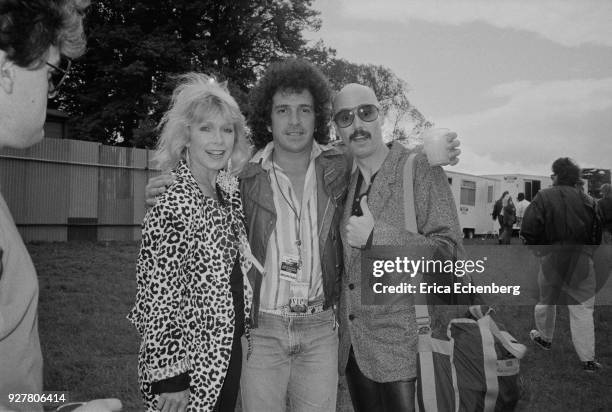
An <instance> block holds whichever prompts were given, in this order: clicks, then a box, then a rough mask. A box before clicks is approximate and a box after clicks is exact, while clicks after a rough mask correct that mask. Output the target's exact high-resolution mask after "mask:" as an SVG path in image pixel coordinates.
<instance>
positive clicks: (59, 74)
mask: <svg viewBox="0 0 612 412" xmlns="http://www.w3.org/2000/svg"><path fill="white" fill-rule="evenodd" d="M60 64H61V65H62V66H63V68H61V67H57V66H56V65H54V64H51V63H49V62H47V66H49V67H51V68H52V69H53V70H51V72H50V76H49V91H48V93H47V94H48V96H49V98H50V99H53V98H54V97H55V96H57V93H58V92H59V89H60V87H61V85H62V84H64V82H65V81H66V79H67V78H68V73H69V72H70V66H71V65H72V60H70V59H69V58H67V57H63V58H62V61H61V62H60Z"/></svg>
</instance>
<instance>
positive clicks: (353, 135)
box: [349, 129, 372, 140]
mask: <svg viewBox="0 0 612 412" xmlns="http://www.w3.org/2000/svg"><path fill="white" fill-rule="evenodd" d="M357 136H363V137H365V138H367V139H371V138H372V135H371V134H370V132H368V131H366V130H363V129H357V130H355V131H354V132H353V133H351V135H350V136H349V140H354V139H356V138H357Z"/></svg>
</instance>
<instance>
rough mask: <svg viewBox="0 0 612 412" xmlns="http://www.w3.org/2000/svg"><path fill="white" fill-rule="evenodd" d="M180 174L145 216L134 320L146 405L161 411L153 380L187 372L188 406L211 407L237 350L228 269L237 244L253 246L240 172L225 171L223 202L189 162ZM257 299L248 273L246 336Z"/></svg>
mask: <svg viewBox="0 0 612 412" xmlns="http://www.w3.org/2000/svg"><path fill="white" fill-rule="evenodd" d="M174 173H175V174H176V176H177V178H176V180H175V182H174V183H173V184H172V185H171V186H170V187H169V188H168V190H166V192H164V193H163V194H162V195H160V196H159V198H158V200H157V204H156V205H155V206H154V207H153V208H151V209H150V210H149V211H148V212H147V214H146V215H145V219H144V223H143V231H142V244H141V248H140V254H139V256H138V263H137V267H136V279H137V286H138V289H137V293H136V302H135V305H134V308H133V309H132V311H131V312H130V314H129V315H128V319H129V320H130V321H131V322H132V323H133V324H134V326H135V327H136V329H137V330H138V332H139V333H140V336H141V345H140V352H139V358H138V375H139V382H140V389H141V391H142V394H143V397H144V403H145V407H146V410H147V411H155V410H156V408H155V406H156V399H157V395H154V394H152V393H151V384H152V382H156V381H160V380H164V379H168V378H171V377H175V376H177V375H180V374H183V373H185V372H187V373H188V374H189V378H190V387H189V390H190V395H189V406H188V408H187V410H188V411H198V412H201V411H211V410H212V409H213V407H214V405H215V402H216V400H217V398H218V396H219V393H220V390H221V387H222V385H223V381H224V379H225V375H226V373H227V368H228V364H229V360H230V354H231V349H232V339H233V333H234V319H235V314H234V306H233V302H232V294H231V291H230V280H229V278H230V273H231V271H232V268H233V265H234V262H235V261H236V258H237V256H238V253H239V249H240V248H244V247H249V246H248V240H247V238H246V232H245V226H244V214H243V210H242V202H241V199H240V193H239V190H238V181H237V180H236V178H235V177H233V176H230V175H229V174H228V173H226V172H224V171H222V172H220V173H219V176H218V178H217V185H218V186H219V187H220V188H221V193H222V197H223V200H224V201H223V202H221V201H216V200H214V199H212V198H209V197H205V196H203V194H202V193H201V191H200V189H199V187H198V185H197V182H196V180H195V178H194V177H193V175H192V174H191V171H190V170H189V168H188V167H187V165H186V164H185V163H184V162H181V163H180V164H179V165H178V167H177V168H176V169H175V171H174ZM240 266H241V269H242V273H243V274H246V273H247V272H248V269H249V268H250V263H249V262H248V261H247V259H245V258H244V254H242V253H241V254H240ZM252 298H253V292H252V288H251V286H250V284H249V281H248V279H247V277H246V276H244V308H245V327H246V336H247V339H249V328H248V325H249V323H250V322H249V320H250V308H251V302H252ZM249 342H250V339H249ZM249 346H250V345H249Z"/></svg>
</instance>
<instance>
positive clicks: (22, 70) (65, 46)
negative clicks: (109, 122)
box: [0, 0, 121, 412]
mask: <svg viewBox="0 0 612 412" xmlns="http://www.w3.org/2000/svg"><path fill="white" fill-rule="evenodd" d="M88 4H89V1H88V0H31V1H16V0H0V148H1V147H8V148H17V149H23V148H27V147H30V146H32V145H34V144H36V143H38V142H39V141H40V140H42V138H43V136H44V132H43V126H44V123H45V117H46V109H47V98H48V97H54V96H55V95H56V94H57V91H58V88H59V87H60V86H61V84H62V83H63V81H64V80H65V78H66V75H67V74H68V69H69V67H70V59H71V58H76V57H79V56H80V55H81V54H83V52H84V51H85V37H84V34H83V13H84V10H85V8H86V7H87V6H88ZM0 258H1V261H0V410H7V409H8V410H24V411H42V405H40V404H32V403H9V399H8V394H10V393H13V394H15V393H27V394H42V393H43V392H42V391H43V387H42V384H43V382H42V380H43V378H42V363H43V360H42V355H41V351H40V342H39V337H38V317H37V308H38V279H37V277H36V271H35V269H34V265H33V264H32V260H31V259H30V256H29V254H28V252H27V249H26V247H25V245H24V244H23V241H22V240H21V237H20V236H19V232H18V231H17V228H16V227H15V223H14V222H13V219H12V217H11V214H10V212H9V209H8V206H7V204H6V203H5V201H4V199H3V198H2V196H1V195H0ZM120 408H121V403H120V402H119V401H118V400H97V401H94V402H93V403H90V404H89V405H85V406H82V407H81V408H79V409H77V410H78V411H79V412H81V411H93V410H95V411H110V410H119V409H120Z"/></svg>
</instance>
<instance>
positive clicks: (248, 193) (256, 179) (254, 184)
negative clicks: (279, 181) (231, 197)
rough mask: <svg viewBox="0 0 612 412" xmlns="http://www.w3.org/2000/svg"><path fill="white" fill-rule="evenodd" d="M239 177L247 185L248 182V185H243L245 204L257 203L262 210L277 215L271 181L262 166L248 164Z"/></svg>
mask: <svg viewBox="0 0 612 412" xmlns="http://www.w3.org/2000/svg"><path fill="white" fill-rule="evenodd" d="M239 177H240V179H241V180H243V181H244V182H245V183H247V182H248V183H247V184H244V185H241V187H242V189H243V191H242V198H243V199H244V202H245V203H246V202H248V203H250V204H253V203H255V204H257V205H258V206H259V207H261V208H262V209H265V210H266V211H268V212H269V213H272V214H273V215H276V208H275V207H274V198H273V196H272V188H271V187H270V179H269V177H268V173H267V172H266V171H265V170H264V169H262V168H261V166H260V164H259V163H248V164H247V165H246V166H245V168H244V170H243V171H242V172H241V173H240V176H239ZM262 183H265V184H262ZM244 189H246V190H244Z"/></svg>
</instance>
